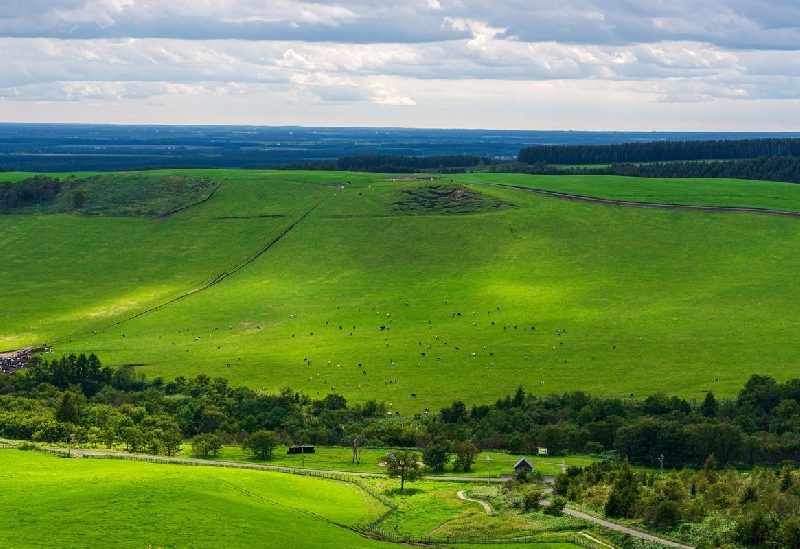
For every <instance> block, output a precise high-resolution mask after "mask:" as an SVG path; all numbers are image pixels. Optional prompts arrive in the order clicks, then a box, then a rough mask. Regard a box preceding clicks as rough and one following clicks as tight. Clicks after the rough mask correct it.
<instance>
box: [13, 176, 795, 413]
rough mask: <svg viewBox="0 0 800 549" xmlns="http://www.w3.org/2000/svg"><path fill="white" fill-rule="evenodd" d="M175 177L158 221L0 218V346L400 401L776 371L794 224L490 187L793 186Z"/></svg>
mask: <svg viewBox="0 0 800 549" xmlns="http://www.w3.org/2000/svg"><path fill="white" fill-rule="evenodd" d="M170 173H172V172H170ZM184 173H186V174H188V175H191V176H196V177H205V178H210V179H213V180H214V181H215V182H218V183H219V184H220V185H219V188H218V189H217V191H216V193H215V194H214V196H213V198H212V199H210V200H208V201H206V202H204V203H202V204H199V205H196V206H193V207H190V208H188V209H186V210H183V211H181V212H180V213H178V214H176V215H172V216H169V217H166V218H159V217H156V216H149V217H146V216H138V217H136V216H131V215H127V216H121V215H110V214H107V215H102V214H94V215H91V216H86V215H79V214H74V213H73V214H52V215H43V214H36V215H7V216H3V217H0V248H1V249H2V250H3V261H2V262H1V263H0V280H2V281H3V292H0V348H2V349H16V348H20V347H24V346H28V345H39V344H43V343H47V344H48V345H50V346H52V347H53V349H54V353H55V355H56V356H59V355H60V354H61V353H70V352H75V353H80V352H87V353H88V352H95V353H97V354H98V356H99V357H100V359H101V360H102V361H103V362H104V363H105V364H109V365H113V366H119V365H122V364H136V365H138V366H137V367H138V368H140V369H141V371H142V372H143V373H145V374H146V375H147V376H148V377H150V378H152V377H156V376H162V377H164V378H166V379H170V378H173V377H175V376H178V375H183V376H194V375H197V374H200V373H203V374H208V375H210V376H212V377H215V376H223V377H227V378H229V379H230V380H231V382H232V383H233V384H245V385H248V386H251V387H254V388H262V387H263V388H265V389H266V390H269V391H275V390H278V389H280V388H281V387H284V386H290V387H292V388H293V389H295V390H299V391H303V392H305V393H306V394H309V395H311V396H314V397H316V396H320V397H321V396H324V395H325V394H327V393H330V392H337V393H340V394H343V395H344V396H345V397H347V399H348V400H349V401H352V402H364V401H366V400H369V399H373V398H374V399H377V400H383V401H386V402H387V403H391V404H392V407H391V409H392V410H394V411H398V412H400V413H401V414H403V415H407V414H412V413H421V412H422V411H423V409H424V408H425V407H429V408H431V409H434V410H435V409H437V407H439V406H442V405H445V404H449V403H450V402H452V401H453V400H454V399H461V400H464V401H465V402H466V403H467V404H468V405H470V404H472V403H482V402H490V401H494V400H495V399H496V398H498V397H500V396H503V395H505V394H507V393H511V392H513V391H514V390H515V389H516V387H517V386H518V385H520V384H522V385H523V386H524V387H525V388H526V390H527V391H528V392H530V393H533V394H549V393H552V392H562V391H574V390H584V391H587V392H590V393H592V394H595V395H603V396H612V397H619V396H625V397H627V396H630V395H631V394H633V395H635V396H636V397H644V396H646V395H649V394H652V393H654V392H657V391H662V392H664V393H667V394H670V395H679V396H682V397H686V398H690V399H702V398H703V397H704V395H705V392H706V391H708V390H713V391H714V394H715V395H717V396H718V397H719V396H722V397H730V396H733V395H735V394H736V392H738V390H739V389H740V388H741V386H742V384H743V383H744V381H746V379H747V378H748V377H749V376H750V375H751V374H753V373H759V374H764V375H771V376H773V377H775V378H777V379H779V380H783V379H787V378H789V377H792V376H795V375H796V363H797V356H798V345H797V341H798V340H800V302H798V301H797V300H794V299H792V298H791V296H792V295H794V294H795V293H797V290H798V281H797V277H796V276H795V273H796V272H797V271H798V268H800V257H798V256H797V254H796V253H795V250H797V249H798V245H800V220H797V219H791V218H785V217H778V216H769V215H763V214H745V213H730V212H720V213H709V212H693V211H663V210H652V209H638V208H631V207H625V208H623V207H612V206H605V205H599V204H589V203H581V202H574V201H569V200H563V199H557V198H551V197H547V196H542V195H537V194H534V193H526V192H523V191H519V190H514V189H505V188H499V187H493V186H491V185H487V183H501V184H510V185H518V186H528V187H532V188H542V189H548V190H555V191H561V192H570V193H576V194H585V195H591V196H600V197H608V198H619V199H626V200H641V201H648V202H670V203H685V204H702V205H736V206H753V207H765V208H777V209H785V210H800V187H797V186H795V185H789V184H779V183H766V182H750V181H747V182H745V181H705V180H646V179H631V178H614V177H609V178H599V177H538V176H524V175H508V174H490V173H482V174H465V175H458V176H452V177H451V176H446V177H444V178H443V179H442V180H441V181H424V182H423V181H417V182H415V181H402V180H398V181H388V180H385V179H386V178H385V177H384V176H380V175H376V174H352V173H341V172H275V171H224V170H219V171H211V170H207V171H203V170H198V171H187V172H184ZM155 175H158V173H156V174H155ZM17 177H20V176H19V175H18V174H17ZM451 179H452V180H453V181H452V182H451V181H450V180H451ZM159 200H161V199H160V198H159ZM289 228H290V230H289V231H288V232H285V231H286V230H287V229H289ZM278 237H280V238H278ZM276 239H277V240H276ZM148 310H150V312H148V313H147V314H140V313H142V312H144V311H148ZM137 315H138V316H137ZM717 380H718V381H717ZM412 394H414V395H416V396H415V397H414V396H412Z"/></svg>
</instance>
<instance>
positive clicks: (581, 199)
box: [480, 183, 800, 218]
mask: <svg viewBox="0 0 800 549" xmlns="http://www.w3.org/2000/svg"><path fill="white" fill-rule="evenodd" d="M480 184H481V185H486V186H489V187H498V188H503V189H511V190H515V191H524V192H529V193H537V194H542V195H545V196H550V197H553V198H563V199H565V200H576V201H579V202H589V203H594V204H604V205H606V206H631V207H635V208H652V209H660V210H688V211H698V212H712V213H713V212H722V213H724V212H735V213H757V214H768V215H779V216H783V217H795V218H800V212H793V211H790V210H773V209H769V208H751V207H747V206H697V205H691V204H669V203H659V202H636V201H634V200H614V199H611V198H598V197H593V196H585V195H580V194H570V193H562V192H558V191H546V190H544V189H535V188H532V187H520V186H518V185H506V184H504V183H480Z"/></svg>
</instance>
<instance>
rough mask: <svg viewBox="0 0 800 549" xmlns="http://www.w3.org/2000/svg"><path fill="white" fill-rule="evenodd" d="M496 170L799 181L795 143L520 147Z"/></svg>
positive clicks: (798, 145)
mask: <svg viewBox="0 0 800 549" xmlns="http://www.w3.org/2000/svg"><path fill="white" fill-rule="evenodd" d="M518 160H519V162H518V163H516V164H504V165H498V166H495V167H494V169H495V170H496V171H507V172H522V173H529V174H540V175H544V174H546V175H623V176H630V177H668V178H729V179H753V180H760V181H782V182H786V183H800V139H746V140H740V141H660V142H654V143H627V144H622V145H602V146H580V145H579V146H573V145H565V146H541V147H529V148H525V149H522V150H521V151H520V153H519V157H518Z"/></svg>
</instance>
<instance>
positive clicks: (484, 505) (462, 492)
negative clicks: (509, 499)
mask: <svg viewBox="0 0 800 549" xmlns="http://www.w3.org/2000/svg"><path fill="white" fill-rule="evenodd" d="M458 497H460V498H461V499H463V500H465V501H474V502H475V503H480V504H481V507H483V509H484V511H486V513H487V514H488V513H491V512H492V508H491V507H489V504H488V503H486V502H485V501H481V500H479V499H472V498H468V497H467V496H465V495H464V490H459V491H458Z"/></svg>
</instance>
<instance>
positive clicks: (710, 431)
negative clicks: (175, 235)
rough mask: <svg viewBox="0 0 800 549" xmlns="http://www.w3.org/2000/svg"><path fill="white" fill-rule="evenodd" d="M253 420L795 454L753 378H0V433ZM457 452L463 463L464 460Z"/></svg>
mask: <svg viewBox="0 0 800 549" xmlns="http://www.w3.org/2000/svg"><path fill="white" fill-rule="evenodd" d="M67 395H68V396H67ZM132 428H135V429H133V430H132ZM262 430H263V431H269V432H274V433H275V434H276V436H277V437H278V438H279V440H280V441H281V442H283V443H295V444H318V445H343V446H349V445H350V444H351V442H352V440H353V438H354V437H355V438H358V440H359V441H360V443H361V445H362V446H382V447H386V446H391V447H417V448H422V449H423V450H424V451H426V453H427V455H426V460H431V462H432V463H433V462H434V461H435V460H436V459H439V458H441V456H442V455H444V454H451V453H452V454H455V455H457V456H458V455H460V456H469V455H470V454H471V453H474V452H475V451H477V448H486V449H502V450H509V451H511V452H515V453H525V454H529V455H530V454H534V453H536V451H537V449H538V448H540V447H544V448H547V449H548V450H549V452H550V453H551V454H558V453H561V452H575V453H591V454H608V455H618V456H622V457H627V458H628V459H629V460H630V461H631V462H632V463H636V464H646V465H656V464H657V463H658V460H659V458H660V457H661V456H662V455H663V458H664V463H665V465H666V466H668V467H682V466H690V467H700V466H702V465H703V463H704V460H705V459H706V458H707V457H708V455H709V454H714V456H715V457H716V459H717V462H718V463H720V464H721V465H757V464H770V465H774V464H777V463H780V462H782V461H784V460H796V459H798V456H800V379H792V380H789V381H786V382H785V383H778V382H777V381H776V380H775V379H773V378H771V377H768V376H758V375H754V376H752V377H751V378H750V379H749V380H748V381H747V383H746V384H745V386H744V387H743V388H742V390H741V391H740V392H739V395H738V396H737V397H736V398H735V399H730V400H717V399H716V398H715V397H714V395H713V394H712V393H710V392H709V393H708V394H707V396H706V398H705V399H704V400H703V401H702V402H689V401H687V400H684V399H681V398H678V397H675V396H672V397H667V396H665V395H663V394H660V393H656V394H654V395H651V396H649V397H647V398H646V399H644V400H634V399H615V398H598V397H592V396H591V395H588V394H585V393H583V392H580V391H577V392H573V393H566V394H561V395H549V396H546V397H537V396H534V395H529V394H526V392H525V390H524V389H523V388H522V387H520V388H519V389H518V390H517V391H516V393H515V394H514V395H513V396H512V395H507V396H506V397H505V398H501V399H498V400H497V401H496V402H495V403H493V404H484V405H482V404H474V405H472V406H471V407H468V406H467V405H466V404H465V403H463V402H461V401H455V402H453V403H452V404H451V405H449V406H446V407H444V408H442V409H441V410H440V411H439V412H438V413H432V414H429V415H421V414H418V415H415V416H409V417H402V416H398V415H396V414H389V413H388V409H387V406H386V405H385V404H384V403H382V402H377V401H375V400H370V401H367V402H365V403H359V404H350V403H348V402H347V400H346V399H345V397H343V396H341V395H337V394H334V393H331V394H328V395H326V396H325V397H324V398H317V399H315V398H312V397H310V396H309V395H306V394H303V393H299V392H294V391H292V390H291V389H288V388H285V389H282V390H280V391H279V392H277V393H264V392H261V391H254V390H252V389H249V388H247V387H232V386H230V385H229V384H228V381H227V380H226V379H224V378H214V379H212V378H210V377H208V376H205V375H199V376H197V377H195V378H193V379H186V378H184V377H177V378H175V379H174V380H172V381H165V380H163V379H161V378H155V379H153V380H146V379H145V378H144V376H143V375H141V374H138V375H137V373H136V372H135V370H134V368H133V367H131V366H126V367H121V368H110V367H106V366H103V365H102V364H101V363H100V361H99V360H98V358H97V357H96V356H95V355H89V356H86V355H79V356H75V355H69V356H64V357H61V358H57V359H52V360H45V359H43V358H41V356H34V357H32V359H31V364H30V367H29V368H28V369H26V370H23V371H22V372H20V373H17V374H13V375H12V374H8V375H6V374H4V375H0V435H2V436H6V437H9V438H17V439H27V440H44V441H56V440H63V439H64V436H65V433H68V432H69V433H73V435H79V438H80V437H83V440H88V439H87V438H86V437H88V436H89V434H90V433H94V435H93V436H94V438H95V442H96V441H97V440H98V438H100V439H102V440H105V441H108V440H110V441H123V442H125V441H126V440H133V441H136V440H140V441H141V440H142V439H143V438H142V437H144V438H145V439H146V438H147V436H156V434H157V433H162V434H164V433H171V436H172V438H174V437H175V433H177V434H178V435H179V436H180V437H183V438H184V439H189V438H193V437H195V436H197V435H205V434H214V435H217V436H219V437H221V438H222V439H224V440H226V441H236V442H241V441H242V440H244V439H245V438H247V437H248V436H250V435H252V434H253V433H255V432H258V431H262ZM137 433H138V435H137V436H138V437H139V438H138V439H137V438H135V437H134V438H132V439H131V438H130V437H133V434H137ZM148 433H149V435H148ZM154 433H156V434H154ZM159 436H160V435H159ZM124 437H129V438H128V439H125V438H124ZM126 444H127V442H126ZM437 456H438V457H437ZM460 459H461V458H460ZM440 461H442V460H441V459H440ZM442 463H446V461H442ZM458 463H459V464H460V466H461V467H463V468H465V469H468V467H469V460H468V457H463V459H462V460H461V461H459V462H458Z"/></svg>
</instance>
